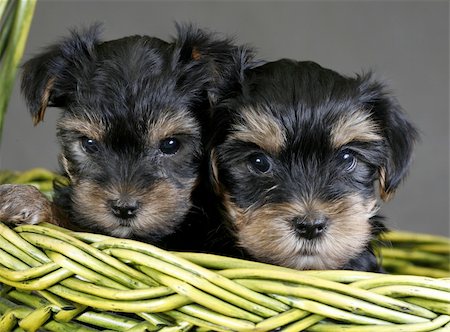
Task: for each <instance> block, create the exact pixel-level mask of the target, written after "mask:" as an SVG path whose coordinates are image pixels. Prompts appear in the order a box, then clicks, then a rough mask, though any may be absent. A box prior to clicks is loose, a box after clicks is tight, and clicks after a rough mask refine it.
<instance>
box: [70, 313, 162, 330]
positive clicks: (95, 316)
mask: <svg viewBox="0 0 450 332" xmlns="http://www.w3.org/2000/svg"><path fill="white" fill-rule="evenodd" d="M76 319H77V321H80V322H82V323H86V324H90V325H95V326H98V327H101V328H106V329H111V330H114V331H129V330H130V329H131V328H133V327H134V326H136V325H138V324H140V323H142V322H140V321H138V320H135V319H131V318H128V317H122V316H119V315H112V314H109V313H104V312H93V311H88V312H85V313H83V314H82V315H80V316H78V317H77V318H76ZM145 323H146V324H145V326H146V327H147V329H148V330H150V331H152V330H153V331H156V330H158V329H159V328H158V327H156V326H151V325H149V323H148V322H145Z"/></svg>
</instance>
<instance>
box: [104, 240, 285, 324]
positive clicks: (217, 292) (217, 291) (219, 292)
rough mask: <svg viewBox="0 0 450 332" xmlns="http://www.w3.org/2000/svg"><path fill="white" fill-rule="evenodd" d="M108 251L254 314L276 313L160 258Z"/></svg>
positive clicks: (128, 252) (120, 250)
mask: <svg viewBox="0 0 450 332" xmlns="http://www.w3.org/2000/svg"><path fill="white" fill-rule="evenodd" d="M110 252H111V254H112V255H113V256H115V257H119V258H121V259H126V260H129V261H131V262H132V263H134V264H136V265H144V266H147V267H150V268H151V269H156V270H158V271H160V272H162V273H164V274H166V275H172V276H177V277H178V279H181V280H183V281H185V282H186V283H189V284H191V285H193V286H195V287H196V288H198V289H200V290H202V291H205V292H207V293H209V294H212V295H214V296H216V297H218V298H221V299H223V300H225V301H227V302H229V303H231V304H234V305H236V306H238V307H240V308H243V309H245V310H249V311H251V312H253V313H254V314H255V315H258V316H263V317H271V316H273V315H276V314H277V312H276V311H274V310H270V309H267V308H266V307H264V306H261V305H259V304H257V303H254V302H250V301H248V300H246V299H243V298H241V297H239V296H237V295H235V294H234V293H230V292H226V291H224V290H223V289H221V288H220V287H218V286H216V285H214V284H212V283H211V282H209V281H208V280H206V279H204V278H202V277H199V276H197V275H195V274H193V273H191V272H189V271H186V270H184V269H182V268H179V267H177V266H173V265H171V264H168V263H165V262H161V261H160V260H158V259H155V258H153V257H149V256H148V255H144V254H141V253H136V252H134V251H131V250H127V249H110ZM148 275H149V276H151V277H152V278H156V277H154V276H153V275H152V274H148ZM156 280H157V281H159V282H161V281H160V279H159V276H158V277H157V278H156ZM176 282H177V283H178V281H176ZM185 282H183V284H185ZM166 286H167V287H170V286H168V285H167V284H166ZM172 289H173V290H174V291H176V289H174V288H172ZM181 289H184V287H181ZM183 295H185V294H183ZM262 303H264V302H262ZM284 309H285V307H284ZM279 311H281V310H279ZM254 319H258V318H257V317H254Z"/></svg>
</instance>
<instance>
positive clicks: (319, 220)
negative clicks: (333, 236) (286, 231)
mask: <svg viewBox="0 0 450 332" xmlns="http://www.w3.org/2000/svg"><path fill="white" fill-rule="evenodd" d="M327 224H328V219H327V218H325V217H324V216H319V217H316V218H310V217H297V218H294V226H295V231H296V232H297V234H298V235H299V236H301V237H303V238H305V239H308V240H312V239H315V238H317V237H319V236H320V235H322V234H323V233H325V230H326V229H327Z"/></svg>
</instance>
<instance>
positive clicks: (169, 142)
mask: <svg viewBox="0 0 450 332" xmlns="http://www.w3.org/2000/svg"><path fill="white" fill-rule="evenodd" d="M180 145H181V143H180V141H179V140H178V139H176V138H174V137H169V138H166V139H163V140H162V141H161V142H160V144H159V149H160V150H161V152H162V153H164V154H175V153H177V151H178V150H179V149H180Z"/></svg>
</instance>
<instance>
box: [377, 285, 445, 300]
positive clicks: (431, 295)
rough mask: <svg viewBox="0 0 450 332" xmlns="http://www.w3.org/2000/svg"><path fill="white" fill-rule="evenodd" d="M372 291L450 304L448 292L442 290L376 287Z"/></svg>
mask: <svg viewBox="0 0 450 332" xmlns="http://www.w3.org/2000/svg"><path fill="white" fill-rule="evenodd" d="M371 291H372V292H374V293H377V294H383V295H387V296H392V297H406V296H416V297H420V298H424V299H428V300H434V301H441V302H447V303H450V296H449V294H448V292H443V291H440V290H436V289H430V288H426V287H419V286H410V285H405V286H403V285H395V286H384V287H376V288H372V289H371Z"/></svg>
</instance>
